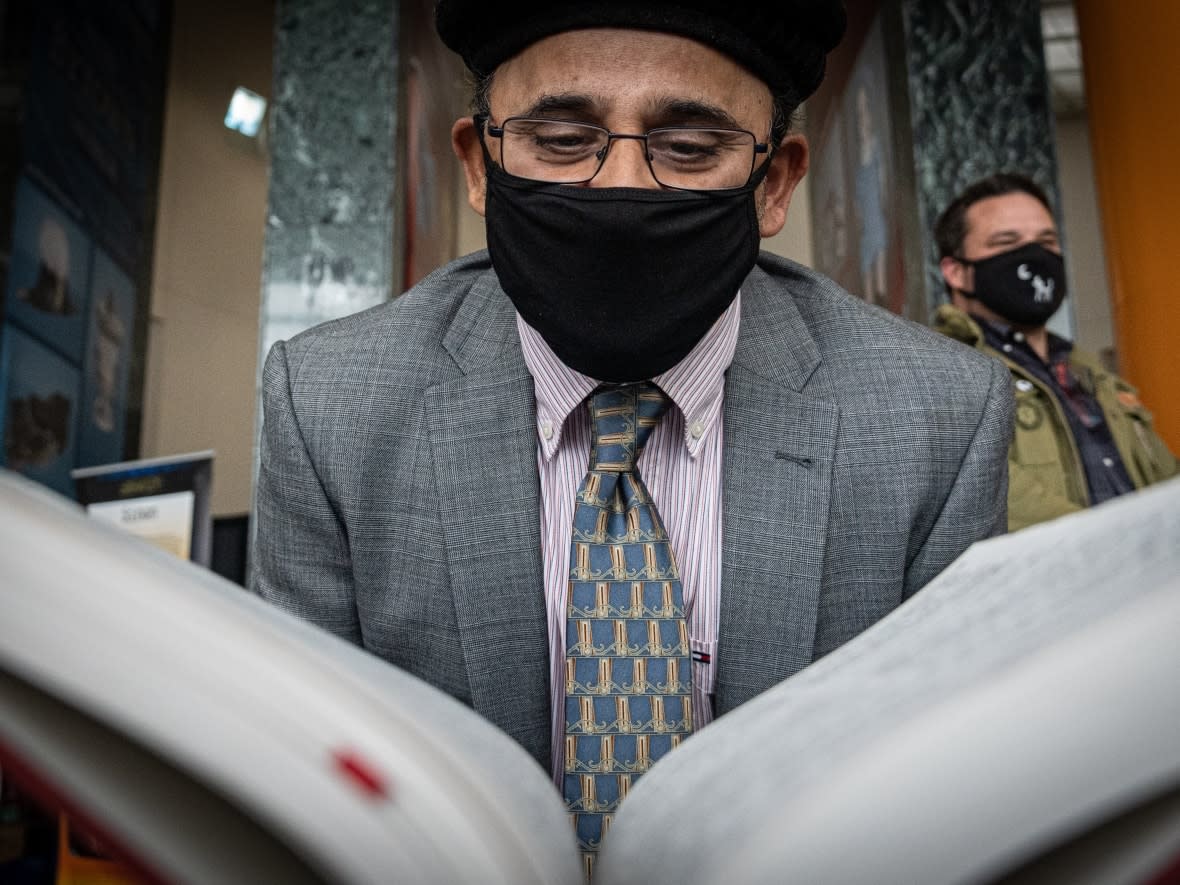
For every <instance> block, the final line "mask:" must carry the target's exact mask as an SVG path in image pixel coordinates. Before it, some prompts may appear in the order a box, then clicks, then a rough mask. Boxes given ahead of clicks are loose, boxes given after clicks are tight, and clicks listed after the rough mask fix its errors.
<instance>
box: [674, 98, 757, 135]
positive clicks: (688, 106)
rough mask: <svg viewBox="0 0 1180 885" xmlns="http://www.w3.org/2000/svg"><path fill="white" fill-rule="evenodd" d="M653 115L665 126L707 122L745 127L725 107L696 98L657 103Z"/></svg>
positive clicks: (725, 126)
mask: <svg viewBox="0 0 1180 885" xmlns="http://www.w3.org/2000/svg"><path fill="white" fill-rule="evenodd" d="M653 117H655V118H656V119H659V120H661V121H663V125H665V126H675V125H683V124H686V123H692V124H697V125H700V124H706V125H709V126H718V127H721V128H724V129H741V128H744V127H742V125H741V124H740V123H738V121H737V119H736V118H735V117H734V116H733V114H731V113H730V112H729V111H727V110H725V108H722V107H718V106H717V105H712V104H708V103H706V102H703V101H696V100H695V99H686V98H673V99H667V100H665V101H660V102H657V103H655V106H654V108H653Z"/></svg>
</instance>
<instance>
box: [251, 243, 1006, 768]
mask: <svg viewBox="0 0 1180 885" xmlns="http://www.w3.org/2000/svg"><path fill="white" fill-rule="evenodd" d="M263 383H264V391H263V395H264V409H265V412H264V414H265V423H264V429H263V436H262V454H261V468H260V472H259V480H258V489H257V500H256V507H255V517H256V536H255V546H254V551H253V565H252V574H251V586H252V587H253V588H254V590H255V591H256V592H257V593H259V594H261V595H262V596H263V597H265V598H267V599H269V600H271V601H273V602H274V603H276V604H278V605H280V606H282V607H283V608H285V609H288V610H289V611H292V612H294V613H296V614H298V615H300V616H302V617H303V618H305V619H307V620H309V621H311V622H313V623H315V624H318V625H319V626H321V627H323V628H325V629H327V630H330V631H332V632H333V633H336V634H338V635H340V636H343V637H346V638H347V639H350V640H352V641H353V642H356V643H358V644H361V645H363V646H364V647H365V648H367V649H369V650H371V651H372V652H373V653H374V654H376V655H379V656H380V657H382V658H384V659H385V660H387V661H389V662H391V663H392V664H394V665H396V666H398V667H401V668H404V669H405V670H408V671H410V672H412V673H414V674H416V675H418V676H419V677H421V678H422V679H424V680H426V681H427V682H429V683H431V684H432V685H434V686H436V687H438V688H439V689H441V690H443V691H445V692H448V693H449V694H451V695H453V696H454V697H456V698H458V699H459V700H461V701H463V702H465V703H467V704H469V705H471V706H472V707H474V708H475V710H477V711H478V712H479V713H481V714H483V715H484V716H485V717H487V718H488V719H490V720H491V721H492V722H494V723H496V724H497V725H499V726H500V727H501V728H503V729H504V730H505V731H506V732H508V733H509V734H510V735H512V736H513V737H515V738H516V739H517V740H518V741H519V742H520V743H521V744H522V745H523V746H524V747H525V748H526V749H527V750H528V751H529V752H531V753H532V754H533V756H534V757H535V758H536V759H537V761H538V762H540V763H541V764H542V765H543V766H545V767H548V764H549V763H548V760H549V741H550V726H549V721H550V720H549V705H550V697H549V677H548V672H549V658H548V647H547V642H548V640H547V628H546V613H545V600H544V594H543V586H542V571H541V552H540V551H541V539H540V517H539V513H538V498H539V494H540V492H539V479H538V476H537V467H536V457H537V430H536V415H535V404H534V396H533V384H532V378H531V377H530V375H529V373H528V370H527V368H526V366H525V362H524V357H523V355H522V353H521V349H520V342H519V338H518V335H517V332H516V326H515V314H514V312H513V309H512V305H511V303H510V302H509V301H508V299H507V296H505V295H504V293H503V291H502V290H501V289H500V287H499V284H498V282H497V280H496V276H495V274H494V273H493V272H492V270H491V266H490V264H489V261H488V258H487V254H486V253H477V254H475V255H471V256H468V257H466V258H463V259H460V260H459V261H456V262H454V263H452V264H450V265H448V266H447V267H445V268H442V269H441V270H439V271H437V272H436V273H435V274H433V275H432V276H430V277H428V278H427V279H426V280H424V281H423V282H422V283H421V284H419V285H418V286H417V287H415V288H414V289H413V290H412V291H411V292H409V293H407V294H406V295H404V296H402V297H401V298H399V299H397V300H395V301H393V302H391V303H388V304H383V305H381V306H379V307H376V308H373V309H371V310H368V311H365V312H363V313H359V314H356V315H353V316H350V317H346V318H344V319H341V320H337V321H334V322H330V323H326V324H324V325H322V326H319V327H317V328H315V329H311V330H309V331H308V332H305V333H303V334H301V335H298V336H296V337H294V338H292V339H291V340H290V341H288V342H285V343H283V342H280V343H279V344H276V345H275V347H274V348H273V349H272V351H271V353H270V355H269V356H268V358H267V361H266V368H265V372H264V382H263ZM1009 384H1010V380H1009V377H1008V373H1007V371H1005V370H1004V368H1003V366H1001V365H1000V364H999V363H998V362H996V361H995V360H990V359H988V358H987V357H985V356H983V355H981V354H979V353H976V352H974V351H973V350H971V349H970V348H967V347H965V346H962V345H960V344H958V343H957V342H953V341H950V340H949V339H947V338H944V337H943V336H940V335H937V334H936V333H934V332H932V331H929V330H927V329H924V328H922V327H920V326H917V325H915V324H913V323H910V322H907V321H905V320H903V319H900V318H899V317H896V316H894V315H892V314H889V313H886V312H884V311H881V310H878V309H876V308H873V307H870V306H868V305H866V304H865V303H864V302H862V301H859V300H857V299H855V298H853V297H852V296H850V295H848V294H847V293H845V292H843V291H842V290H840V289H839V288H838V287H837V286H836V285H835V284H834V283H832V282H831V281H829V280H827V279H825V278H823V277H821V276H818V275H816V274H814V273H812V272H811V271H809V270H807V269H805V268H803V267H800V266H798V265H796V264H793V263H791V262H787V261H783V260H781V259H777V258H773V257H771V256H768V255H763V256H762V257H761V258H760V259H759V264H758V266H757V267H755V269H754V270H753V271H752V272H751V273H750V275H749V277H748V278H747V279H746V281H745V283H744V284H743V286H742V316H741V330H740V336H739V340H738V344H737V352H736V354H735V356H734V360H733V364H732V365H731V367H730V369H729V371H728V373H727V375H726V382H725V403H724V418H725V421H724V428H725V436H724V444H725V450H724V456H723V457H724V476H723V485H724V488H723V496H724V497H723V502H724V514H723V520H724V523H723V562H722V586H721V600H722V602H721V605H722V614H721V626H720V642H719V650H718V690H717V696H716V705H717V710H718V712H719V713H724V712H725V711H727V710H729V709H732V708H733V707H735V706H737V705H738V704H741V703H742V702H743V701H746V700H748V699H749V698H751V697H753V696H754V695H756V694H758V693H759V692H761V691H763V690H765V689H767V688H768V687H770V686H772V685H774V684H775V683H777V682H779V681H780V680H782V679H784V678H786V677H788V676H790V675H791V674H792V673H795V672H797V671H798V670H800V669H801V668H803V667H804V666H806V665H807V664H808V663H810V662H811V661H813V660H815V659H816V658H817V657H819V656H821V655H823V654H825V653H827V652H829V651H831V650H832V649H833V648H835V647H836V646H838V645H840V644H841V643H842V642H844V641H846V640H847V639H849V638H851V637H852V636H855V635H856V634H857V633H859V632H860V631H862V630H864V629H865V628H866V627H868V626H869V625H871V624H872V623H873V622H875V621H876V620H878V619H879V618H881V617H882V616H883V615H885V614H886V613H888V612H889V611H891V610H892V609H893V608H895V607H896V606H898V605H899V604H900V603H902V602H903V601H904V600H905V599H906V598H907V597H908V596H910V595H911V594H913V593H915V592H916V591H918V590H919V589H920V588H921V587H922V586H923V585H924V584H926V582H927V581H929V580H930V579H931V578H933V577H934V576H935V575H936V574H938V573H939V572H940V571H941V570H942V569H943V568H944V567H945V566H946V565H948V564H949V563H950V562H951V560H953V559H954V558H955V557H956V556H957V555H958V554H959V553H960V552H962V551H963V550H964V549H965V548H966V547H967V546H968V545H970V544H971V543H972V542H973V541H975V540H977V539H979V538H983V537H986V536H989V535H992V534H996V533H998V532H1000V531H1002V530H1003V527H1004V525H1005V520H1006V514H1005V506H1006V505H1005V501H1006V490H1007V471H1006V466H1007V461H1006V452H1007V448H1008V441H1009V438H1010V435H1011V421H1012V418H1011V405H1010V403H1011V394H1010V390H1009Z"/></svg>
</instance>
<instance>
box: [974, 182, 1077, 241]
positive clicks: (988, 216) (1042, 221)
mask: <svg viewBox="0 0 1180 885" xmlns="http://www.w3.org/2000/svg"><path fill="white" fill-rule="evenodd" d="M966 221H967V234H968V236H975V237H979V238H986V237H990V236H995V235H997V234H1000V233H1004V232H1008V231H1015V232H1018V233H1030V232H1031V233H1037V234H1039V233H1043V232H1046V231H1055V230H1056V229H1057V225H1056V223H1055V222H1054V220H1053V215H1052V214H1051V213H1050V212H1049V210H1048V209H1047V208H1046V207H1045V205H1044V204H1043V203H1042V202H1041V201H1040V200H1038V199H1037V198H1036V197H1034V196H1033V195H1032V194H1026V193H1024V192H1023V191H1018V192H1014V193H1009V194H1000V195H999V196H993V197H985V198H984V199H982V200H979V201H977V202H975V203H972V204H971V206H969V207H968V208H967V213H966Z"/></svg>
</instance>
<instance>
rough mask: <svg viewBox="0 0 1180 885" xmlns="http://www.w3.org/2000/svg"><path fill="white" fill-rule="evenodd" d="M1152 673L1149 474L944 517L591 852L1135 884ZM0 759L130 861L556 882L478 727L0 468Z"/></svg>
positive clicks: (549, 788)
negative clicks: (878, 612) (990, 515)
mask: <svg viewBox="0 0 1180 885" xmlns="http://www.w3.org/2000/svg"><path fill="white" fill-rule="evenodd" d="M1178 677H1180V483H1177V482H1173V483H1171V484H1168V485H1166V486H1163V487H1159V488H1156V489H1152V490H1148V491H1145V492H1141V493H1138V494H1136V495H1134V496H1131V497H1128V498H1124V499H1119V500H1116V501H1114V502H1111V503H1109V504H1107V505H1104V506H1102V507H1099V508H1096V509H1094V510H1091V511H1088V512H1085V513H1083V514H1079V515H1077V516H1073V517H1068V518H1065V519H1062V520H1059V521H1056V522H1054V523H1050V524H1047V525H1044V526H1040V527H1036V528H1033V529H1029V530H1026V531H1025V532H1021V533H1019V534H1017V535H1013V536H1008V537H1005V538H1000V539H995V540H992V541H988V542H985V543H981V544H978V545H976V546H975V547H973V548H972V549H971V550H970V551H968V552H967V553H966V554H965V555H964V556H963V557H962V558H961V559H960V560H959V561H958V562H956V563H955V564H954V565H952V566H951V568H950V569H948V570H947V571H946V572H945V573H944V574H943V575H942V576H940V577H939V578H938V579H937V580H936V581H935V582H933V583H932V584H931V585H930V586H929V587H928V588H926V589H925V590H923V591H922V592H921V593H919V594H918V595H917V596H916V597H915V598H914V599H912V600H911V601H909V602H907V603H906V604H905V605H904V606H902V607H901V608H900V609H899V610H897V611H896V612H895V613H893V614H892V615H890V616H889V617H887V618H885V619H884V620H883V621H881V622H880V623H878V624H877V625H876V626H874V627H873V628H871V629H870V630H868V631H866V632H865V633H864V634H862V635H861V636H860V637H858V638H857V639H855V640H853V641H852V642H850V643H848V644H847V645H845V646H844V647H842V648H840V649H839V650H837V651H836V652H834V653H832V654H831V655H829V656H828V657H826V658H824V659H823V660H821V661H819V662H817V663H816V664H814V665H812V666H811V667H809V668H808V669H806V670H804V671H803V672H802V673H800V674H798V675H797V676H795V677H793V678H792V679H790V680H788V681H787V682H785V683H783V684H781V685H780V686H778V687H776V688H775V689H773V690H771V691H769V692H767V693H765V694H764V695H762V696H761V697H759V698H757V699H755V700H754V701H751V702H750V703H748V704H746V705H745V706H743V707H741V708H740V709H738V710H736V711H734V712H732V713H730V714H728V715H726V716H725V717H723V718H721V719H720V720H718V721H717V722H715V723H714V724H712V725H710V726H709V727H707V728H706V729H704V730H702V731H701V732H700V733H699V734H697V735H694V736H693V737H692V738H691V739H690V740H689V741H687V742H686V743H685V744H684V745H683V746H682V747H681V748H680V749H678V750H676V751H675V752H674V753H672V754H670V755H669V756H668V757H666V758H665V759H663V760H661V762H660V763H659V764H657V765H656V766H655V767H654V768H653V770H652V771H651V772H649V773H648V774H646V775H645V776H644V777H643V778H642V779H641V780H640V781H639V782H638V783H637V784H636V786H635V788H634V789H633V791H632V792H631V794H630V795H629V796H628V798H627V800H626V802H625V803H624V804H623V806H622V808H621V810H620V812H619V815H618V817H617V819H616V821H615V825H614V826H613V827H612V829H611V834H610V837H609V839H608V840H607V842H606V844H605V846H604V849H603V852H602V855H601V858H600V861H599V866H598V871H597V874H596V881H597V882H600V883H604V885H622V883H644V885H660V883H665V882H667V883H717V882H724V883H726V885H737V883H754V882H799V883H827V882H833V883H858V882H865V883H868V882H872V883H892V882H899V883H900V882H904V883H931V885H933V883H947V882H989V881H1011V882H1023V881H1068V882H1098V881H1103V882H1105V881H1111V882H1124V881H1127V882H1132V881H1140V882H1147V881H1149V880H1150V879H1151V877H1152V876H1156V875H1159V874H1160V873H1161V871H1166V870H1167V869H1168V865H1169V864H1175V863H1176V862H1177V860H1178V859H1180V685H1178V684H1177V683H1178V682H1180V679H1178ZM0 766H3V767H5V768H6V769H9V770H16V771H18V772H22V773H24V774H25V775H26V776H31V777H32V779H34V780H37V781H38V782H39V786H40V788H41V789H42V790H43V791H46V792H48V793H50V794H52V795H53V796H54V797H55V798H56V799H58V800H59V801H60V802H62V804H63V805H65V806H66V808H67V810H69V811H70V812H71V813H72V814H77V815H78V816H79V817H81V818H82V819H84V820H86V821H88V822H90V823H91V824H93V825H95V827H96V829H97V830H98V831H99V832H100V833H101V835H102V836H103V837H105V838H106V839H107V840H108V842H109V844H110V845H111V846H113V847H114V848H115V849H116V850H117V851H118V852H119V853H120V854H121V856H123V857H125V858H128V859H130V860H131V861H132V862H133V864H134V865H135V867H136V868H137V869H138V870H140V871H141V872H143V873H145V874H147V875H148V876H150V877H152V878H155V879H157V880H160V881H166V882H217V883H231V882H252V883H255V882H282V883H298V882H331V883H368V882H372V883H389V882H422V883H446V882H480V883H505V885H508V883H511V885H528V883H538V885H540V883H545V885H550V883H552V885H564V883H569V885H574V883H577V882H579V881H580V872H579V864H578V857H577V850H576V848H575V844H574V839H573V834H572V830H571V827H570V824H569V822H568V818H567V816H566V813H565V810H564V807H563V804H562V801H561V799H560V797H559V796H558V795H557V792H556V790H555V789H554V787H553V785H552V783H551V781H550V779H549V776H548V774H547V773H546V772H544V771H542V770H541V769H540V768H539V767H538V766H537V765H536V763H535V762H534V761H533V760H532V759H531V758H530V757H529V756H528V755H527V754H526V753H525V751H524V750H523V749H522V748H521V747H519V746H518V745H516V744H515V743H514V742H513V741H511V740H510V739H509V738H508V737H506V736H505V735H504V734H503V733H501V732H499V731H498V730H497V729H495V728H494V727H493V726H491V725H490V724H488V723H487V722H486V721H484V720H483V719H481V718H480V717H478V716H477V715H476V714H474V713H473V712H472V711H470V710H469V709H467V708H466V707H463V706H462V705H460V704H459V703H457V702H455V701H454V700H452V699H451V698H449V697H447V696H445V695H443V694H442V693H440V692H438V691H436V690H434V689H433V688H431V687H429V686H427V685H425V684H423V683H421V682H420V681H418V680H416V679H414V678H413V677H410V676H408V675H407V674H405V673H402V672H400V671H398V670H396V669H394V668H392V667H389V666H387V665H385V664H384V663H382V662H381V661H379V660H377V659H376V658H374V657H372V656H370V655H368V654H366V653H364V652H362V651H360V650H359V649H357V648H355V647H353V646H351V645H349V644H347V643H345V642H343V641H341V640H339V639H337V638H335V637H333V636H330V635H328V634H326V633H323V632H321V631H319V630H317V629H315V628H312V627H310V626H307V625H305V624H303V623H302V622H299V621H297V620H296V619H294V618H292V617H290V616H288V615H286V614H285V613H283V612H281V611H278V610H277V609H274V608H271V607H269V606H268V605H266V604H264V603H262V602H261V601H260V600H258V599H256V598H254V597H253V596H250V595H248V594H246V593H244V592H243V591H242V590H241V588H239V587H236V586H234V585H232V584H229V583H228V582H225V581H222V580H221V579H219V578H218V577H217V576H215V575H213V574H211V573H209V572H207V571H205V570H204V569H201V568H199V567H197V566H194V565H191V564H189V563H185V562H182V561H179V560H176V559H174V558H173V557H170V556H168V555H167V554H165V553H162V552H160V551H158V550H156V549H153V548H151V547H150V546H148V545H146V544H144V543H143V542H142V541H140V540H138V539H136V538H133V537H130V536H127V535H125V534H122V533H120V532H118V531H116V530H115V529H112V528H110V527H108V526H105V525H102V524H100V523H97V522H94V521H90V520H87V519H86V518H85V516H84V515H83V514H82V512H81V510H80V509H79V508H77V507H76V506H75V505H73V504H71V503H69V502H67V501H65V500H64V499H61V498H58V497H57V496H55V495H53V494H52V493H49V492H46V491H44V490H42V489H40V488H38V487H35V486H33V485H32V484H30V483H28V482H26V481H24V480H22V479H20V478H19V477H16V476H14V475H10V474H3V475H0ZM1094 850H1098V857H1099V860H1094V859H1093V858H1090V855H1089V854H1088V852H1092V851H1094ZM1087 858H1089V860H1087ZM1079 863H1080V864H1081V867H1080V869H1079V867H1078V866H1077V865H1078V864H1079ZM1177 869H1178V870H1180V867H1177ZM1063 871H1064V872H1063ZM1099 874H1102V875H1105V876H1106V878H1100V877H1099ZM1054 875H1057V876H1058V877H1059V878H1058V879H1054V878H1052V877H1053V876H1054ZM1021 877H1024V878H1021ZM1161 881H1163V880H1161Z"/></svg>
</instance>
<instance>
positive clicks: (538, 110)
mask: <svg viewBox="0 0 1180 885" xmlns="http://www.w3.org/2000/svg"><path fill="white" fill-rule="evenodd" d="M597 106H598V102H596V101H594V99H592V98H591V97H590V96H589V95H585V94H583V93H580V92H561V93H556V94H552V95H542V96H541V97H540V98H538V99H537V100H536V101H534V102H533V103H532V104H531V105H529V107H528V109H527V110H525V112H524V113H523V114H518V115H517V116H521V117H545V116H549V115H550V114H559V113H567V114H570V113H572V114H585V113H586V112H588V111H591V110H593V109H594V108H596V107H597Z"/></svg>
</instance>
